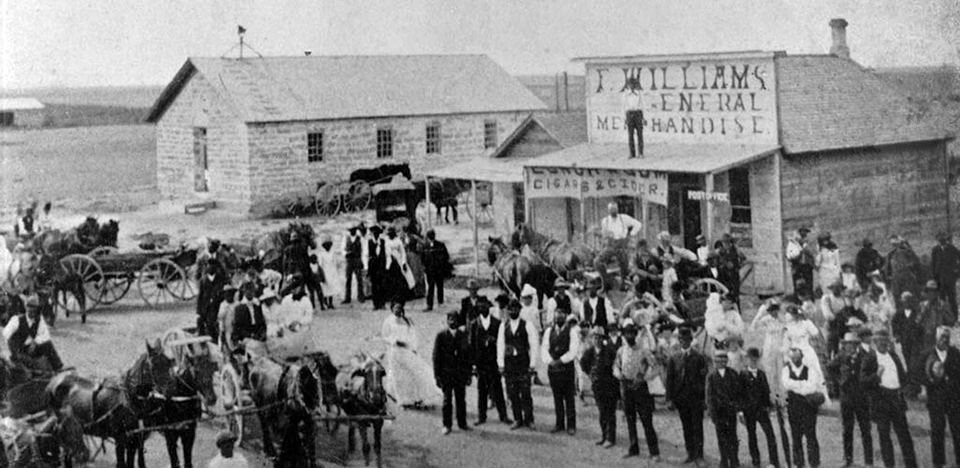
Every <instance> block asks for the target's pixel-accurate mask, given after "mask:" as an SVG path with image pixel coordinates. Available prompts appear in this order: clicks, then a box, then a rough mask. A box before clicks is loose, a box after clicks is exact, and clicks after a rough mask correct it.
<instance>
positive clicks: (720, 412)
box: [706, 349, 743, 468]
mask: <svg viewBox="0 0 960 468" xmlns="http://www.w3.org/2000/svg"><path fill="white" fill-rule="evenodd" d="M727 359H728V356H727V352H726V351H725V350H723V349H718V350H716V351H714V354H713V365H714V369H713V372H710V375H708V376H707V399H706V405H707V414H709V415H710V419H712V420H713V425H714V427H715V428H716V431H717V446H718V447H719V449H720V467H721V468H736V467H739V466H740V458H739V455H738V452H739V450H738V449H739V447H740V441H739V440H737V413H738V412H739V411H740V408H741V407H742V406H743V402H742V399H743V385H742V382H741V380H740V375H739V374H738V373H737V371H735V370H733V369H728V368H727Z"/></svg>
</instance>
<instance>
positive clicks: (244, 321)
mask: <svg viewBox="0 0 960 468" xmlns="http://www.w3.org/2000/svg"><path fill="white" fill-rule="evenodd" d="M240 292H241V294H243V300H241V301H240V303H239V304H237V307H236V309H234V315H233V333H232V334H231V339H232V340H233V343H234V344H235V345H239V344H240V343H242V342H243V340H244V339H246V338H252V339H254V340H257V341H266V340H267V322H266V320H264V318H263V309H262V308H261V307H260V304H259V303H258V302H257V285H256V284H253V283H244V284H243V286H241V287H240Z"/></svg>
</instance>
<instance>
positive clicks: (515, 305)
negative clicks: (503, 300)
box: [507, 299, 523, 310]
mask: <svg viewBox="0 0 960 468" xmlns="http://www.w3.org/2000/svg"><path fill="white" fill-rule="evenodd" d="M522 308H523V306H522V305H520V301H518V300H516V299H510V302H509V303H508V304H507V310H520V309H522Z"/></svg>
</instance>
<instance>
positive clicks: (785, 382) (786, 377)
mask: <svg viewBox="0 0 960 468" xmlns="http://www.w3.org/2000/svg"><path fill="white" fill-rule="evenodd" d="M780 382H781V385H782V386H783V389H784V390H786V391H788V392H796V391H797V385H796V382H797V381H796V380H793V379H791V378H790V368H789V367H788V366H783V369H780Z"/></svg>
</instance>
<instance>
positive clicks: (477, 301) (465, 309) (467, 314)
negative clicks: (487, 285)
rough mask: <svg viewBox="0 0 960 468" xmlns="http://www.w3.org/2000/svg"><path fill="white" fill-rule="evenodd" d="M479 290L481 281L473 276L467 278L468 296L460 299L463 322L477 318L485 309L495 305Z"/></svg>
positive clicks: (461, 321)
mask: <svg viewBox="0 0 960 468" xmlns="http://www.w3.org/2000/svg"><path fill="white" fill-rule="evenodd" d="M478 291H480V283H477V280H475V279H472V278H471V279H469V280H467V297H465V298H463V300H461V301H460V323H461V324H468V323H470V322H472V321H473V320H476V319H477V317H479V316H480V315H481V314H482V313H483V311H484V310H490V307H492V306H493V304H492V303H490V300H489V299H487V298H486V297H485V296H481V295H479V294H477V292H478Z"/></svg>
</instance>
